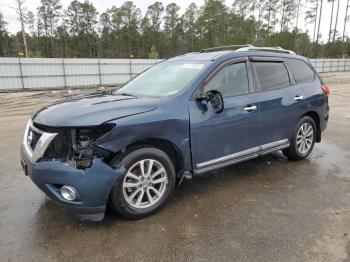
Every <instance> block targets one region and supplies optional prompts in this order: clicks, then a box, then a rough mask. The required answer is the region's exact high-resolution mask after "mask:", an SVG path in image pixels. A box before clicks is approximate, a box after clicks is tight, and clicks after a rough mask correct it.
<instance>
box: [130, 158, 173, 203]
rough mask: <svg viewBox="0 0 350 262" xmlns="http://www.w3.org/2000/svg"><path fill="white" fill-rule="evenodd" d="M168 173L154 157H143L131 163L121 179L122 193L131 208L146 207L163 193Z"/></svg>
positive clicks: (155, 201)
mask: <svg viewBox="0 0 350 262" xmlns="http://www.w3.org/2000/svg"><path fill="white" fill-rule="evenodd" d="M167 184H168V175H167V172H166V170H165V168H164V166H163V165H162V164H161V163H160V162H158V161H157V160H154V159H143V160H140V161H138V162H136V163H135V164H133V165H132V166H131V167H130V168H129V169H128V171H127V173H126V175H125V176H124V180H123V195H124V198H125V200H126V202H127V203H128V204H129V205H130V206H131V207H133V208H148V207H151V206H153V205H155V204H156V203H157V202H158V201H159V200H160V199H161V198H162V197H163V195H164V193H165V191H166V188H167Z"/></svg>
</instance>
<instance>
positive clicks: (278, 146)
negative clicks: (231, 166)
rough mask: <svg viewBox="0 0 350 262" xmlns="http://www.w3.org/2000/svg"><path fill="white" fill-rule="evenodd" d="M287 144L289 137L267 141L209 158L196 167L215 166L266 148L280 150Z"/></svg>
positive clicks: (271, 150)
mask: <svg viewBox="0 0 350 262" xmlns="http://www.w3.org/2000/svg"><path fill="white" fill-rule="evenodd" d="M285 146H289V140H288V139H282V140H278V141H274V142H271V143H267V144H264V145H261V146H256V147H252V148H249V149H246V150H243V151H239V152H237V153H233V154H230V155H226V156H223V157H219V158H215V159H212V160H208V161H205V162H201V163H198V164H196V168H197V169H202V168H206V167H209V166H213V165H216V164H221V163H224V162H228V161H231V160H234V159H238V158H244V157H247V156H250V155H254V154H256V153H259V152H263V151H266V150H269V149H270V150H269V151H268V152H273V151H274V150H279V149H281V148H284V147H285Z"/></svg>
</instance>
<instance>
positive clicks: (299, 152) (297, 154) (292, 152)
mask: <svg viewBox="0 0 350 262" xmlns="http://www.w3.org/2000/svg"><path fill="white" fill-rule="evenodd" d="M315 140H316V125H315V121H314V120H313V119H312V118H311V117H309V116H304V117H303V118H301V119H300V121H299V122H298V125H297V128H296V130H295V132H294V134H293V136H292V138H291V140H290V147H289V148H287V149H285V150H283V153H284V155H285V156H287V157H288V159H292V160H301V159H304V158H306V157H307V156H308V155H309V154H310V153H311V151H312V149H313V147H314V145H315Z"/></svg>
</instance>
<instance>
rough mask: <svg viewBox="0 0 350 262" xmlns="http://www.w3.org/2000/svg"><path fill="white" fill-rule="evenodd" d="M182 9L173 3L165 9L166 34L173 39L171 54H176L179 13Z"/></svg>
mask: <svg viewBox="0 0 350 262" xmlns="http://www.w3.org/2000/svg"><path fill="white" fill-rule="evenodd" d="M179 10H180V7H179V6H178V5H177V4H175V3H171V4H168V5H167V6H166V8H165V16H164V32H165V34H166V35H167V37H169V38H170V39H171V49H170V52H169V53H170V54H174V53H176V42H177V41H176V40H177V39H176V38H177V32H176V31H178V30H177V29H178V25H179V21H180V19H179V14H178V12H179Z"/></svg>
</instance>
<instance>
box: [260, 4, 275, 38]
mask: <svg viewBox="0 0 350 262" xmlns="http://www.w3.org/2000/svg"><path fill="white" fill-rule="evenodd" d="M277 3H278V0H267V1H265V2H264V5H263V11H264V12H265V15H264V19H265V20H266V21H267V26H266V29H267V33H268V34H269V33H270V30H271V26H274V25H275V21H273V18H275V17H276V13H277Z"/></svg>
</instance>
